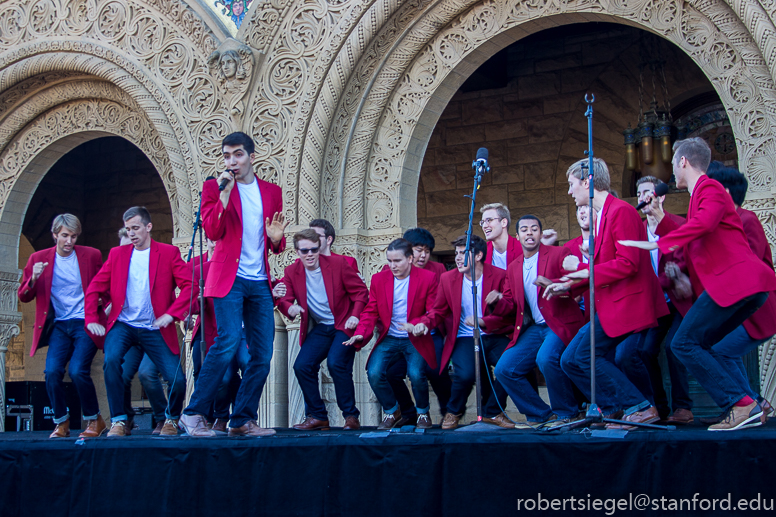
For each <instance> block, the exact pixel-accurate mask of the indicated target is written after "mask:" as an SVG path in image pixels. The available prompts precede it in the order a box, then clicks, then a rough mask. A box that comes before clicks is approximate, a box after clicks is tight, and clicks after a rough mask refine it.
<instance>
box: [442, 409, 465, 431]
mask: <svg viewBox="0 0 776 517" xmlns="http://www.w3.org/2000/svg"><path fill="white" fill-rule="evenodd" d="M462 416H463V415H454V414H452V413H448V414H446V415H445V419H444V420H443V421H442V429H445V430H450V429H455V428H457V427H458V425H459V424H458V422H459V421H460V420H461V417H462Z"/></svg>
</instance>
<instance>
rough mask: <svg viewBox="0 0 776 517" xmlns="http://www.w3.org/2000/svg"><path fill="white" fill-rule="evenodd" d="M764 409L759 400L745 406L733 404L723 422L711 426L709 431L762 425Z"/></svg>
mask: <svg viewBox="0 0 776 517" xmlns="http://www.w3.org/2000/svg"><path fill="white" fill-rule="evenodd" d="M762 413H763V409H762V407H760V404H758V403H757V401H753V402H752V403H751V404H749V405H748V406H745V407H739V406H733V407H732V408H730V411H729V412H728V414H727V418H725V420H723V421H722V422H720V423H718V424H715V425H712V426H710V427H709V429H708V430H709V431H736V430H738V429H747V428H749V427H757V426H759V425H762V421H761V420H760V417H761V416H762Z"/></svg>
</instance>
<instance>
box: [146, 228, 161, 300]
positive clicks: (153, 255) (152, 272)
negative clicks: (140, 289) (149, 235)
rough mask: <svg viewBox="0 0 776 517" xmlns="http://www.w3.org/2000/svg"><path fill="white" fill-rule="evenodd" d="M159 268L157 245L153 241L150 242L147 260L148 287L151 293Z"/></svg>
mask: <svg viewBox="0 0 776 517" xmlns="http://www.w3.org/2000/svg"><path fill="white" fill-rule="evenodd" d="M158 266H159V245H158V244H157V243H156V241H155V240H151V251H150V257H149V260H148V286H149V291H150V292H151V293H153V292H154V281H155V280H156V270H157V268H158Z"/></svg>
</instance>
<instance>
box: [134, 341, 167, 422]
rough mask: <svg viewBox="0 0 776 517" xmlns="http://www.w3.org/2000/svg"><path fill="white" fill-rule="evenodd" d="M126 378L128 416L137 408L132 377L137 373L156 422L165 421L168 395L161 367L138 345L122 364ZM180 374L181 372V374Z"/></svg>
mask: <svg viewBox="0 0 776 517" xmlns="http://www.w3.org/2000/svg"><path fill="white" fill-rule="evenodd" d="M121 368H122V370H123V374H122V378H123V379H124V409H125V411H126V413H127V416H129V417H134V416H135V410H134V409H132V379H133V378H134V377H135V374H137V376H138V377H139V378H140V384H142V386H143V390H144V391H145V394H146V396H147V397H148V402H149V403H150V404H151V411H153V414H154V420H155V421H156V422H160V421H161V422H164V419H165V414H164V411H165V409H166V408H167V395H165V394H164V388H163V387H162V381H160V380H159V369H158V368H157V367H156V365H154V363H153V361H151V359H149V357H148V355H146V354H144V353H143V349H142V348H140V347H138V346H133V347H132V348H130V349H129V350H128V351H127V353H126V355H125V356H124V363H123V364H122V365H121ZM179 375H180V374H179Z"/></svg>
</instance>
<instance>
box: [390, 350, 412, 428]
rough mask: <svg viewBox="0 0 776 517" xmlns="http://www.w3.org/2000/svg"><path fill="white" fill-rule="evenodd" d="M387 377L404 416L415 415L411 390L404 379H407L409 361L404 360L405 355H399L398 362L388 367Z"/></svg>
mask: <svg viewBox="0 0 776 517" xmlns="http://www.w3.org/2000/svg"><path fill="white" fill-rule="evenodd" d="M387 376H388V377H387V378H388V384H390V385H391V389H392V390H393V395H394V396H395V397H396V400H397V401H398V402H399V408H400V409H401V414H402V415H404V416H407V415H413V414H415V402H414V401H413V400H412V395H411V394H410V390H409V388H407V384H406V383H405V382H404V378H405V377H407V361H405V360H404V356H403V355H401V354H400V355H398V356H397V357H396V360H395V361H394V362H393V363H392V364H391V365H390V366H388V373H387Z"/></svg>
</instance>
